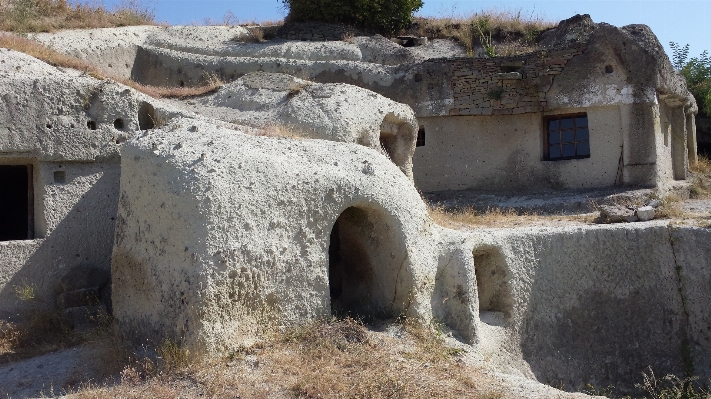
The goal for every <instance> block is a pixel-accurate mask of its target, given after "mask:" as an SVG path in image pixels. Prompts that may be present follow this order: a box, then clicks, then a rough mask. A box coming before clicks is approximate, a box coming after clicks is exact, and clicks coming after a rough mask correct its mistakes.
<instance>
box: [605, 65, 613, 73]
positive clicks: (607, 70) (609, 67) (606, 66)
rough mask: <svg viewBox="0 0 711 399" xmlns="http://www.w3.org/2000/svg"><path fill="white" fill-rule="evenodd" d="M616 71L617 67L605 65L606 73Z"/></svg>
mask: <svg viewBox="0 0 711 399" xmlns="http://www.w3.org/2000/svg"><path fill="white" fill-rule="evenodd" d="M612 72H615V69H614V68H613V67H612V65H605V73H612Z"/></svg>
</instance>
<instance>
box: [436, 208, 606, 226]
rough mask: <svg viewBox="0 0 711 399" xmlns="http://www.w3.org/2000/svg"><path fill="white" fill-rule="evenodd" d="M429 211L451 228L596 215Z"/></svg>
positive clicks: (586, 218)
mask: <svg viewBox="0 0 711 399" xmlns="http://www.w3.org/2000/svg"><path fill="white" fill-rule="evenodd" d="M429 213H430V217H431V218H432V219H433V220H434V221H435V223H437V224H439V225H442V226H444V227H449V228H460V227H462V226H480V227H497V228H503V227H520V226H526V225H531V224H537V223H552V222H563V221H566V222H578V223H592V222H593V220H594V216H591V215H540V214H538V213H536V212H533V211H522V212H518V211H516V210H515V209H511V208H507V209H501V208H487V209H486V210H485V211H478V210H477V209H475V208H474V207H466V208H461V209H454V210H451V209H446V208H444V207H441V206H430V207H429Z"/></svg>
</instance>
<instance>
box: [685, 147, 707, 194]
mask: <svg viewBox="0 0 711 399" xmlns="http://www.w3.org/2000/svg"><path fill="white" fill-rule="evenodd" d="M690 169H691V192H690V197H691V198H694V199H711V160H709V159H708V158H707V157H705V156H699V159H698V161H697V162H696V163H694V164H693V165H691V168H690Z"/></svg>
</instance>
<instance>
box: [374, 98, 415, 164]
mask: <svg viewBox="0 0 711 399" xmlns="http://www.w3.org/2000/svg"><path fill="white" fill-rule="evenodd" d="M416 140H417V131H416V130H414V128H413V127H412V126H411V125H410V124H409V123H407V121H405V120H402V119H400V118H398V117H397V116H396V115H395V114H393V113H392V112H391V113H389V114H387V115H385V118H383V122H382V123H381V124H380V148H381V151H382V153H383V154H384V155H387V157H388V158H390V160H391V161H393V163H394V164H395V165H397V166H398V167H399V168H400V169H403V168H404V167H407V165H409V164H410V162H411V161H412V154H413V152H414V149H415V141H416Z"/></svg>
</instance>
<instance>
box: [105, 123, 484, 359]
mask: <svg viewBox="0 0 711 399" xmlns="http://www.w3.org/2000/svg"><path fill="white" fill-rule="evenodd" d="M121 155H122V164H121V168H122V169H121V194H120V201H119V211H118V217H117V225H116V240H115V246H114V252H113V262H112V276H113V308H114V316H115V319H116V321H117V323H118V325H119V327H120V329H121V330H122V331H123V332H124V333H126V334H127V335H129V336H131V337H132V338H135V339H137V340H139V341H141V342H145V340H146V339H148V340H153V341H155V340H160V339H162V338H163V337H170V338H173V339H176V340H178V341H179V342H181V343H182V344H183V345H185V346H187V347H192V348H202V349H206V350H208V351H219V350H220V349H224V348H225V347H229V346H230V345H237V344H239V343H240V342H244V341H248V340H250V339H254V338H257V337H259V336H260V333H261V332H262V328H264V326H267V325H269V326H274V325H276V326H279V325H290V324H297V323H302V322H305V321H308V320H312V319H314V318H317V317H321V316H327V315H330V314H331V311H332V309H336V308H340V309H344V310H353V311H358V312H361V313H366V314H370V315H374V316H378V317H395V316H397V315H400V314H408V315H410V316H414V317H420V318H422V319H423V320H425V322H427V321H428V320H431V319H432V317H433V316H434V317H437V318H438V319H441V320H444V321H445V322H447V323H448V324H449V325H452V326H454V327H455V328H457V331H458V333H459V334H460V335H461V336H462V337H464V338H465V339H467V340H469V341H473V340H474V339H475V336H476V333H475V328H476V327H475V326H476V312H475V309H476V307H477V302H476V299H475V298H476V294H475V288H473V283H474V278H473V275H474V274H473V263H472V261H471V258H470V257H467V256H463V257H462V256H461V254H459V252H458V250H457V245H458V244H457V243H458V242H461V237H460V236H459V235H457V233H454V232H450V233H445V232H443V231H441V229H440V228H439V227H437V226H436V225H435V224H434V223H433V222H432V221H431V219H430V217H429V215H428V212H427V208H426V206H425V204H424V203H423V202H422V200H421V199H420V196H419V194H418V193H417V191H416V189H415V187H414V186H413V185H412V183H411V182H410V180H408V179H407V178H406V177H405V176H404V175H403V174H402V172H401V171H400V170H399V169H398V168H397V167H396V166H395V165H394V164H393V163H392V162H390V161H389V160H388V159H387V158H386V157H384V156H382V155H381V154H379V153H378V152H376V151H374V150H372V149H369V148H366V147H363V146H360V145H356V144H347V143H336V142H332V141H326V140H295V139H283V138H272V137H259V136H250V135H245V134H241V133H239V132H236V131H234V130H228V129H220V128H216V127H215V126H214V125H213V124H208V123H202V122H198V121H195V120H188V119H183V120H176V121H174V123H171V124H170V125H169V126H168V127H166V128H164V129H160V130H153V131H148V132H145V133H143V134H140V135H138V136H136V137H134V138H133V139H131V140H130V141H129V142H127V143H126V145H125V146H124V148H123V150H122V154H121ZM337 221H338V223H336V222H337ZM334 226H337V227H336V228H334ZM329 248H331V250H332V251H331V254H330V255H329ZM335 290H340V292H339V293H334V291H335ZM445 298H452V300H446V299H445ZM454 298H456V300H455V299H454Z"/></svg>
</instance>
